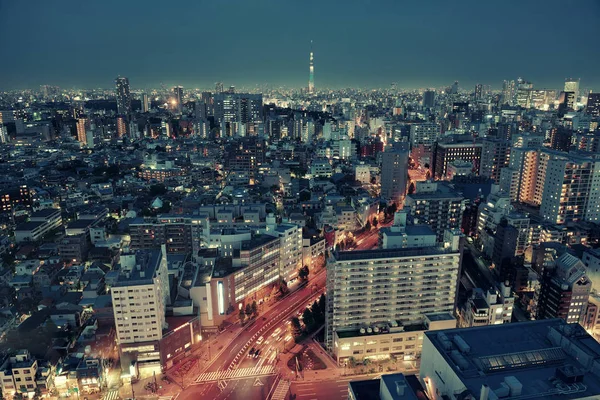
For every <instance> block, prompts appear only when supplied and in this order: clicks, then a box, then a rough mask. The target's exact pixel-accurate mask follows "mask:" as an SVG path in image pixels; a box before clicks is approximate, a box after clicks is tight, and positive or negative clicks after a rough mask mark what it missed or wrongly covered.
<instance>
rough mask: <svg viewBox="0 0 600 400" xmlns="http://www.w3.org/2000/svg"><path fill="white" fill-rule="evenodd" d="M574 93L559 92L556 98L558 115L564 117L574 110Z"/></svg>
mask: <svg viewBox="0 0 600 400" xmlns="http://www.w3.org/2000/svg"><path fill="white" fill-rule="evenodd" d="M575 106H576V97H575V92H560V95H559V96H558V115H559V116H564V115H565V114H566V113H568V112H569V111H573V110H575Z"/></svg>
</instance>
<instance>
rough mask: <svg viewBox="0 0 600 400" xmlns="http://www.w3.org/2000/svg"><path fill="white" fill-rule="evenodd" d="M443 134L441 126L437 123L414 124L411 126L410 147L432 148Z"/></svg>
mask: <svg viewBox="0 0 600 400" xmlns="http://www.w3.org/2000/svg"><path fill="white" fill-rule="evenodd" d="M440 132H441V126H440V124H438V123H435V122H426V123H423V124H413V125H411V126H410V145H411V148H415V147H417V146H419V145H423V146H427V147H428V148H431V147H432V146H433V144H434V143H435V141H436V140H437V138H438V136H439V135H440Z"/></svg>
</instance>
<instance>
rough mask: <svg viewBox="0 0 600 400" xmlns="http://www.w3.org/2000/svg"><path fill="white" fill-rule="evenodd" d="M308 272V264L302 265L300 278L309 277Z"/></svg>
mask: <svg viewBox="0 0 600 400" xmlns="http://www.w3.org/2000/svg"><path fill="white" fill-rule="evenodd" d="M308 274H309V271H308V265H305V266H303V267H300V269H299V270H298V278H300V279H302V280H303V281H305V280H307V279H308Z"/></svg>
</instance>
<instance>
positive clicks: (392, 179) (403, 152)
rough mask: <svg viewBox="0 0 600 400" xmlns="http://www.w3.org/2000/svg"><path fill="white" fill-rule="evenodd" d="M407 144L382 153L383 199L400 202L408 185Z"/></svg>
mask: <svg viewBox="0 0 600 400" xmlns="http://www.w3.org/2000/svg"><path fill="white" fill-rule="evenodd" d="M408 155H409V151H408V146H407V143H402V144H401V145H400V144H399V145H398V146H396V147H394V148H392V149H390V150H388V151H384V152H383V153H381V197H382V198H384V199H387V200H391V201H394V202H399V201H400V199H401V198H402V197H403V196H405V195H406V189H407V185H408Z"/></svg>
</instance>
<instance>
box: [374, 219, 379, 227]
mask: <svg viewBox="0 0 600 400" xmlns="http://www.w3.org/2000/svg"><path fill="white" fill-rule="evenodd" d="M378 224H379V221H377V217H373V226H374V227H375V228H377V225H378Z"/></svg>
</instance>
